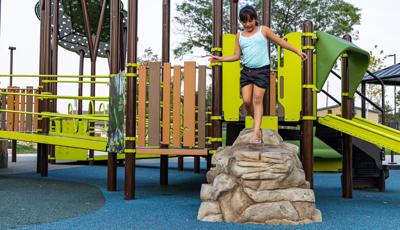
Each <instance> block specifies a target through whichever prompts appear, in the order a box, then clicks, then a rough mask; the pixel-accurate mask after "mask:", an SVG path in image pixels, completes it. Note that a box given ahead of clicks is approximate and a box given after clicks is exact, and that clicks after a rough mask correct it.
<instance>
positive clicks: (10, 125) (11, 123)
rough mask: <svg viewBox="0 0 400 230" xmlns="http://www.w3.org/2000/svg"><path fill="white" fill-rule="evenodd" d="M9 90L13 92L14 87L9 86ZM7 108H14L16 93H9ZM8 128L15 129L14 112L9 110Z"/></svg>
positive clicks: (9, 129)
mask: <svg viewBox="0 0 400 230" xmlns="http://www.w3.org/2000/svg"><path fill="white" fill-rule="evenodd" d="M7 92H9V93H13V92H14V90H12V87H8V89H7ZM7 110H14V95H7ZM7 130H8V131H14V113H12V112H7Z"/></svg>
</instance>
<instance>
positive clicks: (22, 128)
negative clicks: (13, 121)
mask: <svg viewBox="0 0 400 230" xmlns="http://www.w3.org/2000/svg"><path fill="white" fill-rule="evenodd" d="M21 93H26V90H25V89H21ZM20 110H21V111H22V112H25V96H24V95H21V109H20ZM19 130H20V131H25V114H24V113H21V114H20V115H19Z"/></svg>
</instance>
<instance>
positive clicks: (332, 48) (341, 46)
mask: <svg viewBox="0 0 400 230" xmlns="http://www.w3.org/2000/svg"><path fill="white" fill-rule="evenodd" d="M317 37H318V41H317V42H316V47H315V48H316V49H315V50H316V53H317V84H316V87H317V89H319V90H321V89H322V87H323V85H324V83H325V81H326V79H327V78H328V76H329V73H330V71H331V69H332V67H333V65H334V64H335V63H336V60H337V58H338V57H339V56H340V55H341V54H342V53H346V54H347V55H348V60H349V76H350V77H349V81H350V84H349V96H350V97H352V96H353V95H354V93H355V92H356V90H357V87H358V85H359V84H360V82H361V80H362V79H363V77H364V74H365V72H366V71H367V69H368V64H369V53H368V52H367V51H365V50H362V49H360V48H359V47H357V46H356V45H354V44H353V43H351V42H348V41H345V40H343V39H340V38H337V37H335V36H332V35H330V34H327V33H324V32H320V31H318V32H317Z"/></svg>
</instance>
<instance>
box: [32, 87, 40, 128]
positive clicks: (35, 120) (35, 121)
mask: <svg viewBox="0 0 400 230" xmlns="http://www.w3.org/2000/svg"><path fill="white" fill-rule="evenodd" d="M38 92H39V90H34V94H37V93H38ZM33 100H34V107H33V112H35V113H37V112H38V111H39V100H38V98H37V97H33ZM37 118H38V116H37V115H33V131H36V129H37V127H38V119H37Z"/></svg>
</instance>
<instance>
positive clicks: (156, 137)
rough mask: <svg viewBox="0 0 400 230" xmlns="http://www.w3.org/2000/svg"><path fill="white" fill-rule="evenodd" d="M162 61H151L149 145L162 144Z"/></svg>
mask: <svg viewBox="0 0 400 230" xmlns="http://www.w3.org/2000/svg"><path fill="white" fill-rule="evenodd" d="M160 69H161V62H151V63H149V83H150V84H149V110H148V111H149V128H148V136H149V138H148V145H150V146H159V145H160V118H161V117H160V93H161V90H160V76H161V71H160Z"/></svg>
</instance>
